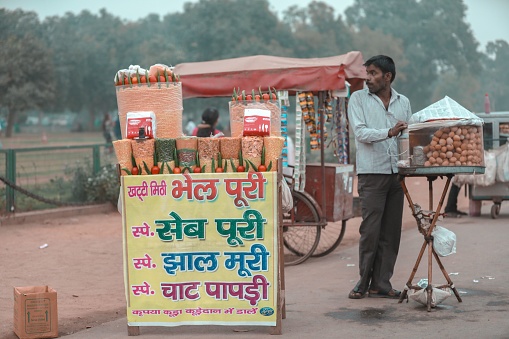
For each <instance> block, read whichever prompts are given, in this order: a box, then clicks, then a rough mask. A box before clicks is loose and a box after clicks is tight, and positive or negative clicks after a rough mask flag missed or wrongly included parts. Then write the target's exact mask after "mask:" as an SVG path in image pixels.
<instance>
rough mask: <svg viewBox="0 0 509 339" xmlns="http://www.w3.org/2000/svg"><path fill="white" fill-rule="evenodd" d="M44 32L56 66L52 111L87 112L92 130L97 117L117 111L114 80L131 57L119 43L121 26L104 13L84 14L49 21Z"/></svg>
mask: <svg viewBox="0 0 509 339" xmlns="http://www.w3.org/2000/svg"><path fill="white" fill-rule="evenodd" d="M44 30H45V36H46V43H47V44H48V46H49V47H50V48H51V49H52V50H53V51H54V63H55V65H57V73H58V77H57V91H58V94H59V98H60V100H59V101H58V102H57V104H56V105H55V107H54V109H56V110H64V109H70V110H72V111H74V112H86V113H87V114H88V117H87V119H85V120H86V121H87V123H88V124H87V125H88V129H89V130H90V129H93V128H94V121H95V119H96V116H100V115H102V113H104V112H109V111H112V110H114V109H116V100H115V90H114V82H113V78H114V76H115V74H116V72H117V71H118V69H119V66H118V65H119V64H121V62H122V61H123V60H128V58H127V57H126V55H132V54H133V53H132V50H131V49H130V47H129V46H130V45H129V41H124V40H123V39H122V38H123V36H122V35H121V34H122V32H124V31H125V27H124V24H123V23H122V21H121V20H120V19H119V18H117V17H114V16H112V15H111V14H108V13H107V12H106V11H105V10H101V11H100V13H99V15H98V16H96V15H93V14H91V13H90V12H88V11H83V12H81V13H80V14H79V15H74V14H71V13H67V14H66V15H65V16H63V17H52V18H49V19H48V20H46V21H45V22H44ZM133 45H134V44H133ZM133 50H135V49H133ZM133 59H134V58H133ZM128 66H129V65H126V66H125V67H128Z"/></svg>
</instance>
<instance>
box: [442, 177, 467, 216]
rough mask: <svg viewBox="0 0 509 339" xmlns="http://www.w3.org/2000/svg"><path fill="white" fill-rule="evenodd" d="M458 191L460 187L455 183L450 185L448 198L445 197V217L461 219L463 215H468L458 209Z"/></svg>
mask: <svg viewBox="0 0 509 339" xmlns="http://www.w3.org/2000/svg"><path fill="white" fill-rule="evenodd" d="M460 190H461V186H458V185H456V184H455V183H452V184H451V189H450V190H449V196H448V197H447V205H445V209H444V212H445V214H446V217H452V218H461V217H462V216H464V215H468V213H466V212H463V211H460V210H459V209H458V195H459V193H460Z"/></svg>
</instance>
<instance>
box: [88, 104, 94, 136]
mask: <svg viewBox="0 0 509 339" xmlns="http://www.w3.org/2000/svg"><path fill="white" fill-rule="evenodd" d="M88 118H89V120H88V130H89V131H95V110H94V109H92V108H91V109H90V110H89V111H88Z"/></svg>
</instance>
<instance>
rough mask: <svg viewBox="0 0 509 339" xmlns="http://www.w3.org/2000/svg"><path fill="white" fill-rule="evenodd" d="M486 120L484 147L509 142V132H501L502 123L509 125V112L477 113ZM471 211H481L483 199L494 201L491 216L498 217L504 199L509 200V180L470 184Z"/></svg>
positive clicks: (492, 147) (490, 147)
mask: <svg viewBox="0 0 509 339" xmlns="http://www.w3.org/2000/svg"><path fill="white" fill-rule="evenodd" d="M476 115H477V116H478V117H479V118H482V119H483V120H484V128H483V134H484V149H485V150H490V149H496V148H498V147H500V146H503V145H504V144H506V143H507V139H508V138H509V133H503V132H501V124H506V125H509V112H492V113H488V114H487V113H477V114H476ZM469 188H470V189H469V192H470V193H469V196H470V204H471V207H470V211H479V212H480V205H481V203H482V201H483V200H485V201H493V205H492V206H491V217H492V218H493V219H496V218H498V215H499V213H500V208H501V204H502V201H504V200H509V182H499V181H497V182H495V183H494V184H493V185H489V186H476V185H470V187H469Z"/></svg>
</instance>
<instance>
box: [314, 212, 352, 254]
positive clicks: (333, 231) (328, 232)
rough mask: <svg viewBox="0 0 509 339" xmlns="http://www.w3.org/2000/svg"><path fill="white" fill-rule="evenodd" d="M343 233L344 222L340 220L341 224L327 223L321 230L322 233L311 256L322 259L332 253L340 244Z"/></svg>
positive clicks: (344, 229)
mask: <svg viewBox="0 0 509 339" xmlns="http://www.w3.org/2000/svg"><path fill="white" fill-rule="evenodd" d="M345 231H346V220H342V221H341V223H338V222H335V223H331V222H329V223H328V224H327V225H326V226H324V227H323V228H322V233H321V234H320V242H319V243H318V247H317V248H316V250H315V252H314V253H313V255H312V256H313V257H323V256H325V255H327V254H329V253H331V252H332V251H334V250H335V249H336V248H337V247H338V246H339V244H340V243H341V240H343V236H344V235H345Z"/></svg>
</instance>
